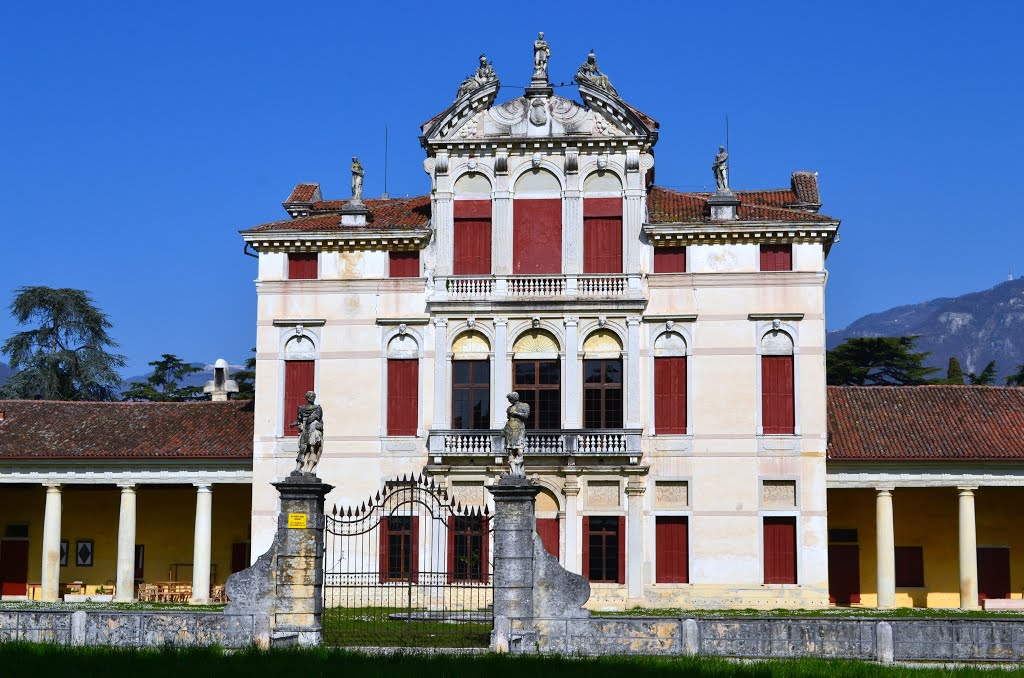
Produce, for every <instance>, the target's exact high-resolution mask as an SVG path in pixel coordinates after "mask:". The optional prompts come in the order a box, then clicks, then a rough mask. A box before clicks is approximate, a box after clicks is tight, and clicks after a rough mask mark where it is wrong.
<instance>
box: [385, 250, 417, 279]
mask: <svg viewBox="0 0 1024 678" xmlns="http://www.w3.org/2000/svg"><path fill="white" fill-rule="evenodd" d="M388 275H389V276H391V277H392V278H418V277H420V253H419V250H413V251H411V252H399V251H395V250H392V251H390V252H388Z"/></svg>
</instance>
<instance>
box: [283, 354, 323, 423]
mask: <svg viewBox="0 0 1024 678" xmlns="http://www.w3.org/2000/svg"><path fill="white" fill-rule="evenodd" d="M315 365H316V361H313V360H288V361H286V362H285V364H284V435H286V436H297V435H299V429H297V428H292V422H294V421H295V420H296V419H297V415H298V412H299V406H300V405H305V404H306V391H312V390H313V379H314V375H315V373H316V368H315Z"/></svg>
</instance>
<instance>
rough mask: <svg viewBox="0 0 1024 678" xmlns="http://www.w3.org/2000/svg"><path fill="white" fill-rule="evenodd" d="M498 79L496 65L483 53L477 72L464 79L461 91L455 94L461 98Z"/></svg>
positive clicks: (457, 97) (460, 87)
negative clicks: (495, 70)
mask: <svg viewBox="0 0 1024 678" xmlns="http://www.w3.org/2000/svg"><path fill="white" fill-rule="evenodd" d="M497 79H498V75H497V74H496V73H495V72H494V66H493V65H492V64H491V62H489V61H488V60H487V55H486V54H481V55H480V66H479V67H478V68H477V69H476V73H474V74H473V75H471V76H469V77H468V78H466V79H465V80H463V81H462V85H460V86H459V92H458V94H456V95H455V98H456V100H458V99H461V98H462V97H464V96H466V95H467V94H469V93H470V92H475V91H476V90H478V89H480V88H481V87H483V86H484V85H486V84H488V83H490V82H494V81H496V80H497Z"/></svg>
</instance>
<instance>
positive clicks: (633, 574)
mask: <svg viewBox="0 0 1024 678" xmlns="http://www.w3.org/2000/svg"><path fill="white" fill-rule="evenodd" d="M645 489H646V488H645V486H644V484H643V478H631V479H630V482H628V483H627V484H626V510H627V513H626V587H627V590H628V592H629V593H628V595H629V599H630V600H632V601H637V602H639V601H640V600H642V599H643V595H644V581H643V567H644V514H643V501H644V490H645Z"/></svg>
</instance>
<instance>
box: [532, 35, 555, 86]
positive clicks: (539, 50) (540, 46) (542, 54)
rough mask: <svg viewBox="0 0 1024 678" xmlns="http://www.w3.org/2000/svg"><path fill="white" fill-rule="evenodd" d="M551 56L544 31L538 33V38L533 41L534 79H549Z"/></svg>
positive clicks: (545, 80)
mask: <svg viewBox="0 0 1024 678" xmlns="http://www.w3.org/2000/svg"><path fill="white" fill-rule="evenodd" d="M550 58H551V48H550V47H548V43H547V41H546V40H545V39H544V33H543V32H541V33H538V34H537V39H536V40H534V41H533V79H534V80H538V81H544V82H545V83H546V82H547V81H548V59H550Z"/></svg>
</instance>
